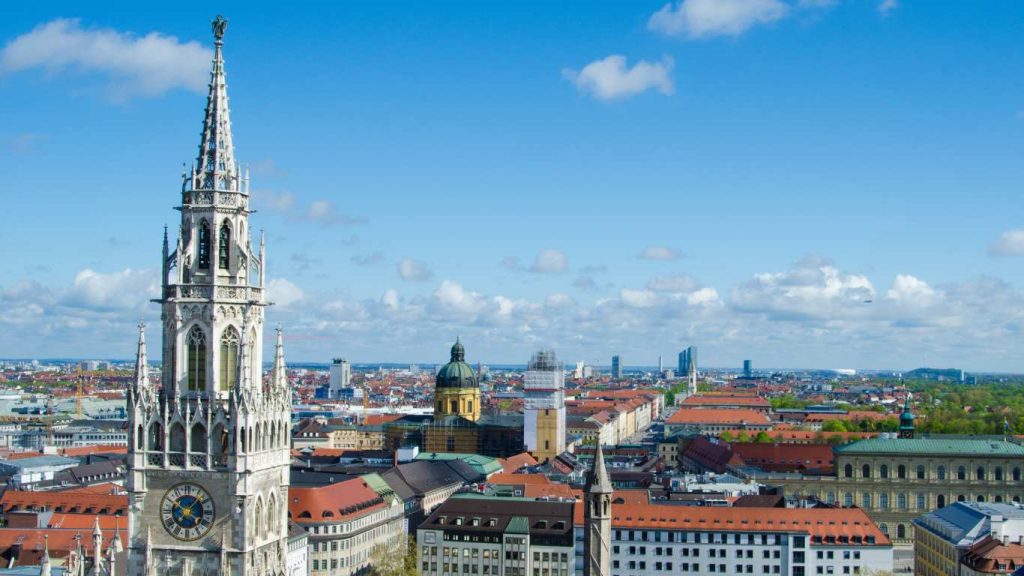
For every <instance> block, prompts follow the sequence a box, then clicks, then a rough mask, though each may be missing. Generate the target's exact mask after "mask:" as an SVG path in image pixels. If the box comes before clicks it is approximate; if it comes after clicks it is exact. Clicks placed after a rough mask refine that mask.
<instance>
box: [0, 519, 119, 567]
mask: <svg viewBox="0 0 1024 576" xmlns="http://www.w3.org/2000/svg"><path fill="white" fill-rule="evenodd" d="M92 518H95V516H92ZM100 522H101V524H100V526H101V528H102V526H103V524H102V520H101V521H100ZM91 530H92V526H91V525H90V526H89V528H88V529H86V530H70V529H56V528H0V553H4V554H5V555H6V554H7V553H8V551H9V550H10V548H11V547H12V546H14V545H15V544H17V545H20V546H21V555H20V556H19V557H18V563H19V564H20V565H22V566H28V565H33V564H35V565H38V564H39V560H40V559H41V558H42V555H43V545H44V542H45V544H46V545H47V546H48V547H49V549H50V557H51V558H64V557H66V556H67V555H68V552H69V551H70V550H72V549H73V548H74V547H75V544H76V543H75V536H81V537H82V550H83V552H85V555H86V556H87V557H91V556H92V536H91V532H90V531H91ZM118 534H119V535H120V536H121V542H122V543H124V545H126V546H127V544H128V528H127V526H125V522H122V523H121V529H120V530H118ZM113 537H114V530H113V528H111V529H110V530H103V549H104V550H106V548H107V546H109V545H110V540H111V539H113Z"/></svg>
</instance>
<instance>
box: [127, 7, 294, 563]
mask: <svg viewBox="0 0 1024 576" xmlns="http://www.w3.org/2000/svg"><path fill="white" fill-rule="evenodd" d="M226 24H227V21H226V20H224V19H223V18H221V17H220V16H218V17H217V20H216V21H214V23H213V31H214V38H215V40H216V41H215V43H214V47H215V50H214V59H213V71H212V73H211V75H210V93H209V96H208V98H207V104H206V114H205V120H204V122H203V130H202V138H201V140H200V143H199V157H198V159H197V160H196V164H195V165H194V167H193V168H192V170H191V171H190V172H189V173H188V174H186V175H185V176H184V178H183V182H182V189H181V195H180V199H181V207H180V211H181V228H180V230H179V232H178V234H177V238H176V242H175V247H174V249H173V251H172V250H171V248H170V246H169V245H168V242H167V233H166V231H165V232H164V248H163V256H162V258H161V270H162V292H161V297H160V300H159V302H160V304H161V306H162V315H161V316H162V319H163V320H162V323H161V326H160V330H161V332H162V333H163V347H162V356H163V364H162V366H163V375H162V378H161V390H159V391H157V390H155V389H154V388H153V386H152V385H151V384H150V382H149V379H148V376H147V371H146V340H145V332H144V330H143V327H141V326H140V328H139V346H138V358H137V368H136V377H135V382H134V383H133V384H132V386H131V387H130V389H129V392H128V406H129V427H128V430H129V444H128V450H129V451H128V476H127V483H126V487H127V490H128V494H129V514H128V531H129V542H128V567H127V573H128V574H138V575H144V576H151V575H156V574H158V573H159V574H225V575H240V574H283V573H284V572H285V569H286V557H287V554H288V484H289V475H288V466H289V462H290V458H291V457H290V452H289V444H290V440H291V423H290V417H291V391H290V389H289V387H288V381H287V379H286V375H285V366H284V349H283V339H282V335H281V331H280V330H278V332H277V346H276V349H275V356H274V367H273V373H272V376H271V378H270V380H269V381H268V382H267V383H264V382H263V377H262V370H261V366H262V356H263V311H264V307H265V306H266V302H265V300H264V288H265V282H264V281H265V267H266V260H265V251H264V246H263V241H262V238H261V240H260V244H259V249H258V250H254V249H253V246H252V242H251V240H250V237H249V231H250V228H249V213H250V211H249V179H248V176H243V175H242V174H241V173H240V170H239V167H238V164H237V163H236V162H235V158H234V145H233V143H232V138H231V119H230V116H229V111H228V96H227V84H226V82H225V76H224V59H223V53H222V46H223V36H224V30H225V27H226Z"/></svg>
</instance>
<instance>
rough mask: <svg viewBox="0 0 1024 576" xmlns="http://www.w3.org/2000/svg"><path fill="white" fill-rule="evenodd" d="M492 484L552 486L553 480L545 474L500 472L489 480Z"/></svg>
mask: <svg viewBox="0 0 1024 576" xmlns="http://www.w3.org/2000/svg"><path fill="white" fill-rule="evenodd" d="M487 482H488V483H490V484H539V485H546V484H551V480H550V479H549V478H548V477H547V476H545V475H543V474H508V473H505V472H499V473H497V474H495V475H494V476H491V477H490V478H488V479H487Z"/></svg>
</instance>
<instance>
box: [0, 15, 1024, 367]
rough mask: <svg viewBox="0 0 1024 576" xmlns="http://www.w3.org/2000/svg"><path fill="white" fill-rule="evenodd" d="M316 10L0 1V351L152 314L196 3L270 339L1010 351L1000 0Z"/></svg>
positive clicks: (946, 354) (316, 349) (193, 71)
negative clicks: (244, 180) (265, 301)
mask: <svg viewBox="0 0 1024 576" xmlns="http://www.w3.org/2000/svg"><path fill="white" fill-rule="evenodd" d="M339 4H340V5H335V4H333V3H332V4H325V5H322V6H313V7H307V8H304V9H301V10H299V9H295V8H286V7H282V6H278V5H276V4H267V5H255V4H252V3H250V4H241V3H239V4H234V5H233V4H230V3H225V4H223V5H218V6H217V7H216V8H210V7H209V5H208V4H206V3H202V4H201V3H179V4H176V5H175V6H174V7H173V9H166V10H160V9H157V8H154V7H151V6H143V5H139V4H138V3H130V4H122V5H116V4H115V5H110V6H99V5H95V6H93V5H89V6H86V5H82V4H75V3H66V4H62V3H47V4H45V5H38V4H37V5H31V4H27V5H26V4H21V5H18V6H15V7H13V8H9V9H8V11H7V17H6V18H4V19H3V20H2V21H0V45H2V46H3V48H2V50H3V51H2V52H0V101H2V102H3V110H4V116H5V118H4V122H3V123H2V124H0V173H2V174H3V175H4V184H3V186H2V187H0V194H2V196H3V200H4V205H5V208H6V209H5V210H4V211H3V212H2V213H0V243H2V245H3V246H4V247H5V249H4V258H3V261H2V262H3V263H2V268H0V270H2V274H0V356H8V357H10V356H14V357H24V356H30V357H31V356H38V357H46V356H82V357H89V356H102V357H111V356H112V357H127V356H129V355H130V354H131V353H132V351H133V341H134V338H135V334H134V330H133V326H134V324H135V323H137V322H138V321H139V319H149V320H153V319H155V318H156V317H157V315H158V310H157V307H156V306H155V305H151V304H148V303H146V300H147V299H148V298H149V297H151V291H152V289H153V286H154V283H155V282H156V279H157V274H156V268H157V266H158V264H159V246H160V239H161V234H162V226H163V225H164V224H168V225H171V226H175V225H176V220H175V218H176V216H177V212H174V211H173V210H172V207H173V206H174V204H175V201H176V195H177V192H178V190H179V186H180V180H179V174H180V167H181V164H182V163H183V162H191V161H192V159H193V157H194V155H195V147H196V146H197V144H198V138H199V134H198V131H199V128H200V121H201V119H202V108H203V105H204V101H205V84H206V81H207V79H208V69H209V54H210V52H209V48H210V41H211V37H210V32H209V24H208V22H209V20H210V19H211V18H212V16H213V15H214V14H213V13H211V10H219V11H221V12H223V13H224V14H225V16H227V17H228V19H229V21H230V24H229V27H228V33H227V36H226V44H225V55H226V60H227V73H228V85H229V94H230V96H231V108H232V120H233V123H234V136H235V145H236V156H237V157H238V158H239V159H240V160H241V161H242V162H243V163H247V164H249V165H250V166H251V168H252V170H253V189H254V190H255V192H254V199H253V204H254V205H255V206H256V208H257V209H258V210H259V212H258V213H257V214H255V215H254V216H253V217H252V222H253V225H254V226H257V227H263V228H265V229H266V230H267V234H268V252H269V277H270V278H271V281H272V292H273V294H274V299H275V300H276V301H277V302H278V305H277V306H276V307H275V308H274V309H273V310H272V312H271V313H270V319H271V321H272V322H281V323H282V325H283V326H284V328H285V330H286V335H287V338H288V344H287V346H288V356H289V358H291V359H293V360H301V361H322V360H326V359H327V358H329V357H331V356H334V355H338V354H342V355H346V356H348V357H349V358H350V359H352V360H353V361H356V362H375V361H413V362H421V363H428V362H439V361H444V359H445V356H446V355H447V349H448V346H449V345H450V341H451V340H453V339H454V337H455V336H456V335H457V334H458V335H461V336H462V337H463V339H464V341H465V342H466V345H467V353H468V356H469V359H470V360H472V361H476V360H481V361H484V362H525V361H526V359H527V358H528V356H529V354H530V353H531V351H532V350H534V349H535V348H537V347H540V346H553V347H555V348H556V349H557V350H558V352H559V353H560V355H561V356H562V357H563V358H564V359H566V360H576V359H584V360H587V361H589V362H594V363H602V364H605V363H607V362H608V358H610V356H611V355H612V354H613V353H621V354H622V355H623V357H624V359H625V362H626V363H627V364H631V363H632V364H647V365H651V364H654V363H656V361H657V355H658V354H663V355H665V357H666V362H668V363H670V364H671V361H670V359H671V358H674V355H675V353H676V352H677V351H678V350H679V349H681V348H682V347H684V346H686V345H689V344H695V345H697V346H699V347H700V348H701V361H702V363H705V364H708V365H715V366H738V365H739V364H740V363H741V360H742V359H743V358H751V359H753V360H754V363H755V366H787V367H788V366H807V367H862V368H868V367H891V368H897V369H906V368H913V367H916V366H920V365H930V366H957V367H964V368H968V369H973V370H1005V371H1024V359H1022V357H1021V355H1020V350H1021V349H1022V345H1024V292H1022V284H1024V274H1022V268H1021V264H1022V256H1024V231H1022V229H1024V210H1022V207H1024V189H1022V182H1024V161H1022V160H1024V46H1022V45H1021V44H1020V42H1019V31H1020V30H1021V29H1022V28H1024V4H1021V3H1019V2H1012V1H1003V2H996V1H992V2H919V1H918V2H914V1H911V0H901V1H899V2H894V1H893V0H888V1H882V0H879V1H874V0H835V1H827V0H685V1H684V2H681V3H680V2H673V3H670V4H666V3H665V2H661V1H653V2H608V3H603V2H574V3H560V4H558V5H552V4H551V3H543V2H531V3H501V4H498V3H478V2H476V3H474V2H464V3H461V2H440V3H392V4H386V5H385V4H382V3H373V2H367V3H339ZM865 300H871V301H872V303H871V304H866V303H865Z"/></svg>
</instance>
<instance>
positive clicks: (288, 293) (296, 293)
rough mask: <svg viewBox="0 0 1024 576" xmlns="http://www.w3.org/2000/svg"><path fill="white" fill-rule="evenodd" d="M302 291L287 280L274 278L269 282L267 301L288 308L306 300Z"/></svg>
mask: <svg viewBox="0 0 1024 576" xmlns="http://www.w3.org/2000/svg"><path fill="white" fill-rule="evenodd" d="M305 296H306V295H305V293H303V291H302V289H301V288H299V287H298V286H296V285H295V284H292V283H291V282H289V281H288V280H287V279H285V278H274V279H273V280H271V281H269V282H267V300H268V301H269V302H273V303H274V304H277V305H278V306H281V307H282V308H287V307H289V306H291V305H292V304H295V303H296V302H299V301H301V300H302V299H303V298H305Z"/></svg>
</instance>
